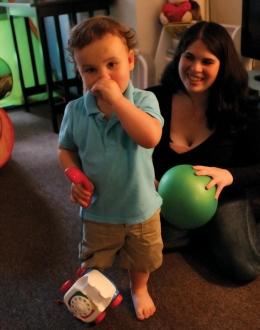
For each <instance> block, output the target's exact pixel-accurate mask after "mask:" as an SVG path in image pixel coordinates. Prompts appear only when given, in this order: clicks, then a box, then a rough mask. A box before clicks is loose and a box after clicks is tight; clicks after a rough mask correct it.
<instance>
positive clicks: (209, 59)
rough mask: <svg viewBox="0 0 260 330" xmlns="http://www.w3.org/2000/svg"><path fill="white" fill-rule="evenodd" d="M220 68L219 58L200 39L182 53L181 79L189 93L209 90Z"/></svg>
mask: <svg viewBox="0 0 260 330" xmlns="http://www.w3.org/2000/svg"><path fill="white" fill-rule="evenodd" d="M219 68H220V61H219V59H218V58H217V57H216V56H215V55H213V54H212V53H211V52H210V51H209V50H208V48H207V47H206V46H205V44H204V43H203V42H202V41H201V40H199V39H198V40H196V41H194V42H193V43H192V44H190V45H189V47H187V49H186V51H185V52H183V53H182V55H181V57H180V61H179V67H178V69H179V75H180V78H181V81H182V83H183V85H184V86H185V88H186V90H187V92H188V93H189V94H193V93H205V92H208V89H209V88H210V87H211V86H212V85H213V84H214V82H215V80H216V78H217V75H218V72H219Z"/></svg>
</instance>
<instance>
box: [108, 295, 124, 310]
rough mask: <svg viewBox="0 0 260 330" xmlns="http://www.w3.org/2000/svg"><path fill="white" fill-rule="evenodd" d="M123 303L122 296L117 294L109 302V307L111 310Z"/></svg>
mask: <svg viewBox="0 0 260 330" xmlns="http://www.w3.org/2000/svg"><path fill="white" fill-rule="evenodd" d="M122 301H123V296H122V295H121V294H120V293H119V294H118V295H117V296H116V297H115V298H114V299H113V300H112V302H111V304H110V306H111V307H112V308H115V307H117V306H119V305H120V304H121V302H122Z"/></svg>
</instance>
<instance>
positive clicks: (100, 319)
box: [95, 312, 106, 324]
mask: <svg viewBox="0 0 260 330" xmlns="http://www.w3.org/2000/svg"><path fill="white" fill-rule="evenodd" d="M105 317H106V312H101V313H100V314H99V315H98V316H97V318H96V319H95V323H96V324H98V323H100V322H102V321H103V320H104V318H105Z"/></svg>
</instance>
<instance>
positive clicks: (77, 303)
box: [63, 269, 122, 323]
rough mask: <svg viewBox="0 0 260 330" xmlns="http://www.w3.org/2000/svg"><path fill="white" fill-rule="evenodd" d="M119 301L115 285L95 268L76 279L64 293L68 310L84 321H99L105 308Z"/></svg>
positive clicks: (120, 299)
mask: <svg viewBox="0 0 260 330" xmlns="http://www.w3.org/2000/svg"><path fill="white" fill-rule="evenodd" d="M66 283H67V282H66ZM64 285H65V284H64ZM65 289H66V288H65ZM63 291H64V290H63ZM121 301H122V296H121V295H120V294H119V292H118V290H117V288H116V287H115V285H114V284H113V283H112V282H111V281H110V280H109V279H108V278H107V277H106V276H105V275H104V274H102V273H101V272H100V271H98V270H96V269H93V270H89V271H87V272H86V273H85V274H84V275H83V276H82V277H80V278H79V279H77V280H76V281H75V282H74V284H73V285H72V286H71V287H70V288H69V289H68V291H67V292H66V293H65V295H64V303H65V305H66V306H67V308H68V310H69V311H70V312H71V313H72V314H73V315H74V316H75V317H76V318H78V319H80V320H81V321H83V322H86V323H91V322H95V323H99V322H100V321H102V320H103V318H104V317H105V309H106V308H107V307H108V306H109V305H111V307H116V306H117V305H119V304H120V303H121Z"/></svg>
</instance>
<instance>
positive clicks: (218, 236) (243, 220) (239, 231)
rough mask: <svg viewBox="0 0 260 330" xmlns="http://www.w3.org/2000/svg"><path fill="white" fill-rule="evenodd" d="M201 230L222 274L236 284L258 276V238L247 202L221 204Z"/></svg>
mask: <svg viewBox="0 0 260 330" xmlns="http://www.w3.org/2000/svg"><path fill="white" fill-rule="evenodd" d="M204 230H205V233H204V234H205V235H207V236H206V237H207V239H208V244H209V246H210V248H211V250H212V252H213V254H214V257H215V259H216V262H217V265H218V267H219V268H221V270H222V271H224V272H225V273H227V274H228V275H229V276H230V277H232V278H233V279H236V280H239V281H252V280H254V279H255V278H256V277H257V275H259V274H260V237H259V232H257V228H256V221H255V217H254V214H253V211H252V208H251V205H250V203H249V200H248V199H236V200H230V201H226V202H225V203H223V204H220V205H219V207H218V210H217V213H216V215H215V216H214V218H213V219H212V220H211V221H210V222H209V223H208V224H207V225H206V226H205V228H204Z"/></svg>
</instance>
